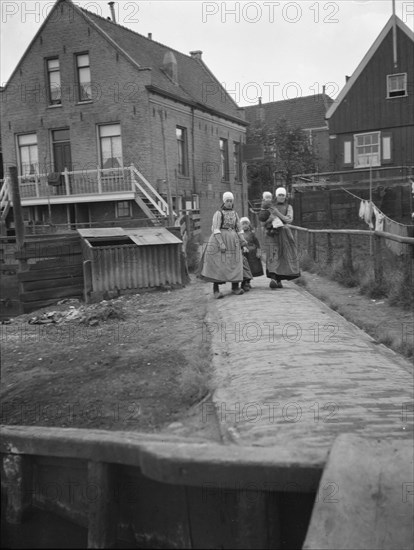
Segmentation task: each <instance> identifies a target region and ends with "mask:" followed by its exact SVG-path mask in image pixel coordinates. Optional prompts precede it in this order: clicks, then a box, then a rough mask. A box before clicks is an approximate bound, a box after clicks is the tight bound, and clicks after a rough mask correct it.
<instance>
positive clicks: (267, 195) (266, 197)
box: [263, 191, 273, 201]
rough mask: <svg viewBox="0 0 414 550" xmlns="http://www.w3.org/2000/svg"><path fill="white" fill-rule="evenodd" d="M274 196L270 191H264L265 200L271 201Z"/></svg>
mask: <svg viewBox="0 0 414 550" xmlns="http://www.w3.org/2000/svg"><path fill="white" fill-rule="evenodd" d="M272 198H273V195H272V193H270V191H265V192H264V193H263V200H265V201H271V200H272Z"/></svg>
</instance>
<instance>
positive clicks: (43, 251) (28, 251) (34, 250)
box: [14, 244, 82, 260]
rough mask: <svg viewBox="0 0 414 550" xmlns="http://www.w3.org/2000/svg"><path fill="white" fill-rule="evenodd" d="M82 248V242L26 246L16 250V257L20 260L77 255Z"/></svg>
mask: <svg viewBox="0 0 414 550" xmlns="http://www.w3.org/2000/svg"><path fill="white" fill-rule="evenodd" d="M81 253H82V249H81V246H80V244H74V245H70V246H66V245H57V246H48V247H46V246H41V247H30V248H25V249H23V250H22V251H20V252H15V254H14V257H15V258H16V259H18V260H22V259H23V260H27V259H29V258H39V259H40V258H49V257H53V258H55V257H61V256H76V255H77V254H81Z"/></svg>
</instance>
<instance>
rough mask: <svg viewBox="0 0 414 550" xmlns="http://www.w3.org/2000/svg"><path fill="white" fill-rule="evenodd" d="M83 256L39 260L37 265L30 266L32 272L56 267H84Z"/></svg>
mask: <svg viewBox="0 0 414 550" xmlns="http://www.w3.org/2000/svg"><path fill="white" fill-rule="evenodd" d="M82 260H83V259H82V255H81V254H76V255H73V256H62V257H60V258H50V259H48V260H39V261H38V262H36V263H35V264H29V265H30V269H31V270H32V271H35V270H42V269H43V270H45V269H53V268H55V267H62V266H63V265H65V266H71V265H82Z"/></svg>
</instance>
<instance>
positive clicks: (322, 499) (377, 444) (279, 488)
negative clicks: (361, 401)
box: [0, 425, 414, 550]
mask: <svg viewBox="0 0 414 550" xmlns="http://www.w3.org/2000/svg"><path fill="white" fill-rule="evenodd" d="M0 452H1V456H2V472H1V473H2V503H3V502H4V504H5V505H4V506H2V514H1V515H2V518H1V519H2V535H1V537H2V540H1V544H2V547H3V548H240V549H241V548H246V549H247V548H252V549H253V548H257V549H259V548H281V549H286V550H287V549H290V548H306V549H308V550H311V549H312V550H313V549H319V548H361V549H366V550H368V549H372V548H377V549H378V550H380V549H382V550H385V549H387V550H389V549H393V548H399V549H402V550H409V549H411V548H412V540H413V535H414V528H413V526H414V523H413V521H412V481H411V480H412V455H413V450H412V442H411V441H410V440H409V438H408V439H407V438H406V439H394V440H391V441H389V440H377V439H376V438H375V439H373V438H372V439H371V440H370V438H368V440H367V438H366V437H357V436H355V435H354V434H341V435H339V436H338V437H337V438H336V440H335V441H334V443H333V445H332V448H331V450H330V453H329V456H328V457H326V453H325V452H323V453H319V452H318V451H317V450H316V449H315V450H314V451H313V452H307V453H306V452H304V453H302V454H300V453H298V450H297V448H294V447H293V448H289V447H286V448H285V447H284V448H278V447H267V448H266V447H262V448H261V449H260V452H258V451H257V447H243V448H242V449H241V447H238V446H237V445H222V444H217V443H211V442H206V441H202V440H194V439H192V440H189V439H186V440H183V439H179V438H177V437H174V436H171V435H166V434H162V435H161V434H160V435H157V434H142V433H134V432H108V431H104V430H80V429H71V428H45V427H27V426H4V425H3V426H2V439H1V442H0ZM378 494H381V495H382V498H381V500H380V502H378V498H375V497H376V496H377V495H378ZM410 497H411V501H410Z"/></svg>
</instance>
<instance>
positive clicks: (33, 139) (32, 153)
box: [17, 133, 39, 177]
mask: <svg viewBox="0 0 414 550" xmlns="http://www.w3.org/2000/svg"><path fill="white" fill-rule="evenodd" d="M17 148H18V151H19V170H20V175H21V176H24V177H33V176H35V175H38V174H39V149H38V144H37V134H35V133H32V134H20V135H18V136H17ZM23 149H26V150H27V153H28V157H29V162H23V158H22V150H23ZM32 161H33V162H32ZM26 165H30V166H31V167H32V166H33V168H34V172H31V171H29V172H26V168H25V166H26Z"/></svg>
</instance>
